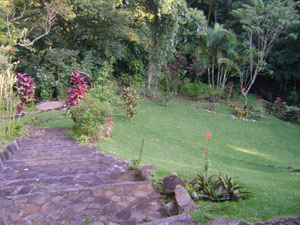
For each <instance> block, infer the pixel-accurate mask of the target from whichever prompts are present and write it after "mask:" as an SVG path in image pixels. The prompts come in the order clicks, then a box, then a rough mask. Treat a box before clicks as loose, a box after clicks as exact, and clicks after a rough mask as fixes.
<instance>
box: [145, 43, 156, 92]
mask: <svg viewBox="0 0 300 225" xmlns="http://www.w3.org/2000/svg"><path fill="white" fill-rule="evenodd" d="M156 49H157V42H154V46H153V48H152V55H151V57H150V60H149V66H148V71H147V74H148V86H147V95H149V94H150V91H151V84H152V78H153V75H154V72H155V66H156V65H155V61H156V60H155V58H156Z"/></svg>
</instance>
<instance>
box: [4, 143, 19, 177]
mask: <svg viewBox="0 0 300 225" xmlns="http://www.w3.org/2000/svg"><path fill="white" fill-rule="evenodd" d="M21 145H22V138H19V137H18V138H16V140H14V141H13V143H12V144H10V145H7V146H6V147H5V150H4V151H3V152H0V171H1V170H2V168H3V167H4V162H5V161H6V160H9V159H10V156H11V155H13V154H15V153H17V152H19V151H20V147H21Z"/></svg>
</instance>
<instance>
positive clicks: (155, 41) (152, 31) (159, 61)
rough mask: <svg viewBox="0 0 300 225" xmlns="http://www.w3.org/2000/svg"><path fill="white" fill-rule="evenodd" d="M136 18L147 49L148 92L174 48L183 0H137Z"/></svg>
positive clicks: (182, 9)
mask: <svg viewBox="0 0 300 225" xmlns="http://www.w3.org/2000/svg"><path fill="white" fill-rule="evenodd" d="M133 5H134V6H135V8H136V15H137V16H136V19H137V20H140V21H144V23H140V25H141V26H143V27H144V29H143V30H144V33H145V34H146V35H144V38H142V41H143V42H144V43H145V44H146V46H147V48H148V50H149V64H148V70H147V74H148V84H147V90H148V92H149V91H150V89H151V86H152V85H153V78H154V77H155V78H156V77H159V76H160V75H161V73H162V68H164V67H166V66H167V62H168V54H170V52H172V48H173V49H174V48H175V43H174V38H175V36H176V34H177V32H178V23H179V20H180V18H181V17H184V15H185V13H186V11H187V10H186V3H185V1H184V0H155V1H153V0H137V1H136V2H135V3H133Z"/></svg>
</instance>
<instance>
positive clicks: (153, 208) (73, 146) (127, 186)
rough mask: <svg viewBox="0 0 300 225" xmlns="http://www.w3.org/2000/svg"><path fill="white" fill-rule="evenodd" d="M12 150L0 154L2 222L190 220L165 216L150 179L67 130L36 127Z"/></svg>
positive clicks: (18, 224) (111, 223) (96, 224)
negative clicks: (80, 141) (82, 142)
mask: <svg viewBox="0 0 300 225" xmlns="http://www.w3.org/2000/svg"><path fill="white" fill-rule="evenodd" d="M8 149H9V150H10V151H11V152H14V154H12V155H10V156H9V155H8V154H7V153H6V154H1V158H2V159H4V158H6V160H5V161H4V163H3V165H2V167H3V168H2V170H1V171H0V225H2V224H3V225H4V224H5V225H6V224H9V225H10V224H13V225H21V224H24V225H25V224H26V225H27V224H28V225H30V224H32V225H34V224H37V225H43V224H49V225H52V224H53V225H57V224H68V225H72V224H74V225H75V224H92V225H101V224H108V225H114V224H126V225H127V224H128V225H129V224H142V223H147V222H150V223H149V224H153V222H151V221H154V222H155V224H171V223H172V224H191V223H190V222H191V221H189V222H186V220H184V218H186V215H185V216H184V217H181V220H182V221H183V222H179V223H178V220H176V218H175V217H174V218H175V219H174V218H172V219H171V220H170V221H171V222H170V223H169V222H168V219H167V220H166V219H163V218H166V216H167V215H166V213H165V210H164V207H163V204H162V203H161V196H160V195H159V193H157V191H156V190H155V188H154V185H153V183H152V182H147V181H140V179H139V176H138V174H137V172H136V171H128V170H127V169H128V168H127V165H126V164H125V163H123V162H121V161H118V160H115V159H114V158H112V157H110V156H104V155H103V154H102V153H100V152H98V150H97V148H88V147H84V146H80V145H78V144H77V143H75V142H74V141H73V140H72V139H70V138H69V137H68V135H67V133H66V130H64V129H63V128H45V129H37V130H35V131H34V133H33V134H32V135H31V136H30V137H29V138H27V139H26V140H19V141H18V145H15V146H11V147H10V148H8ZM161 219H162V220H161ZM179 220H180V218H179ZM181 220H180V221H181ZM159 221H162V222H161V223H160V222H159ZM172 221H173V222H172ZM174 221H175V223H174ZM176 221H177V222H176Z"/></svg>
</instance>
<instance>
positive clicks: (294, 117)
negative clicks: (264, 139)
mask: <svg viewBox="0 0 300 225" xmlns="http://www.w3.org/2000/svg"><path fill="white" fill-rule="evenodd" d="M299 116H300V108H299V107H297V106H286V107H285V109H284V112H283V118H284V120H286V121H290V122H297V121H298V119H299Z"/></svg>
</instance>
